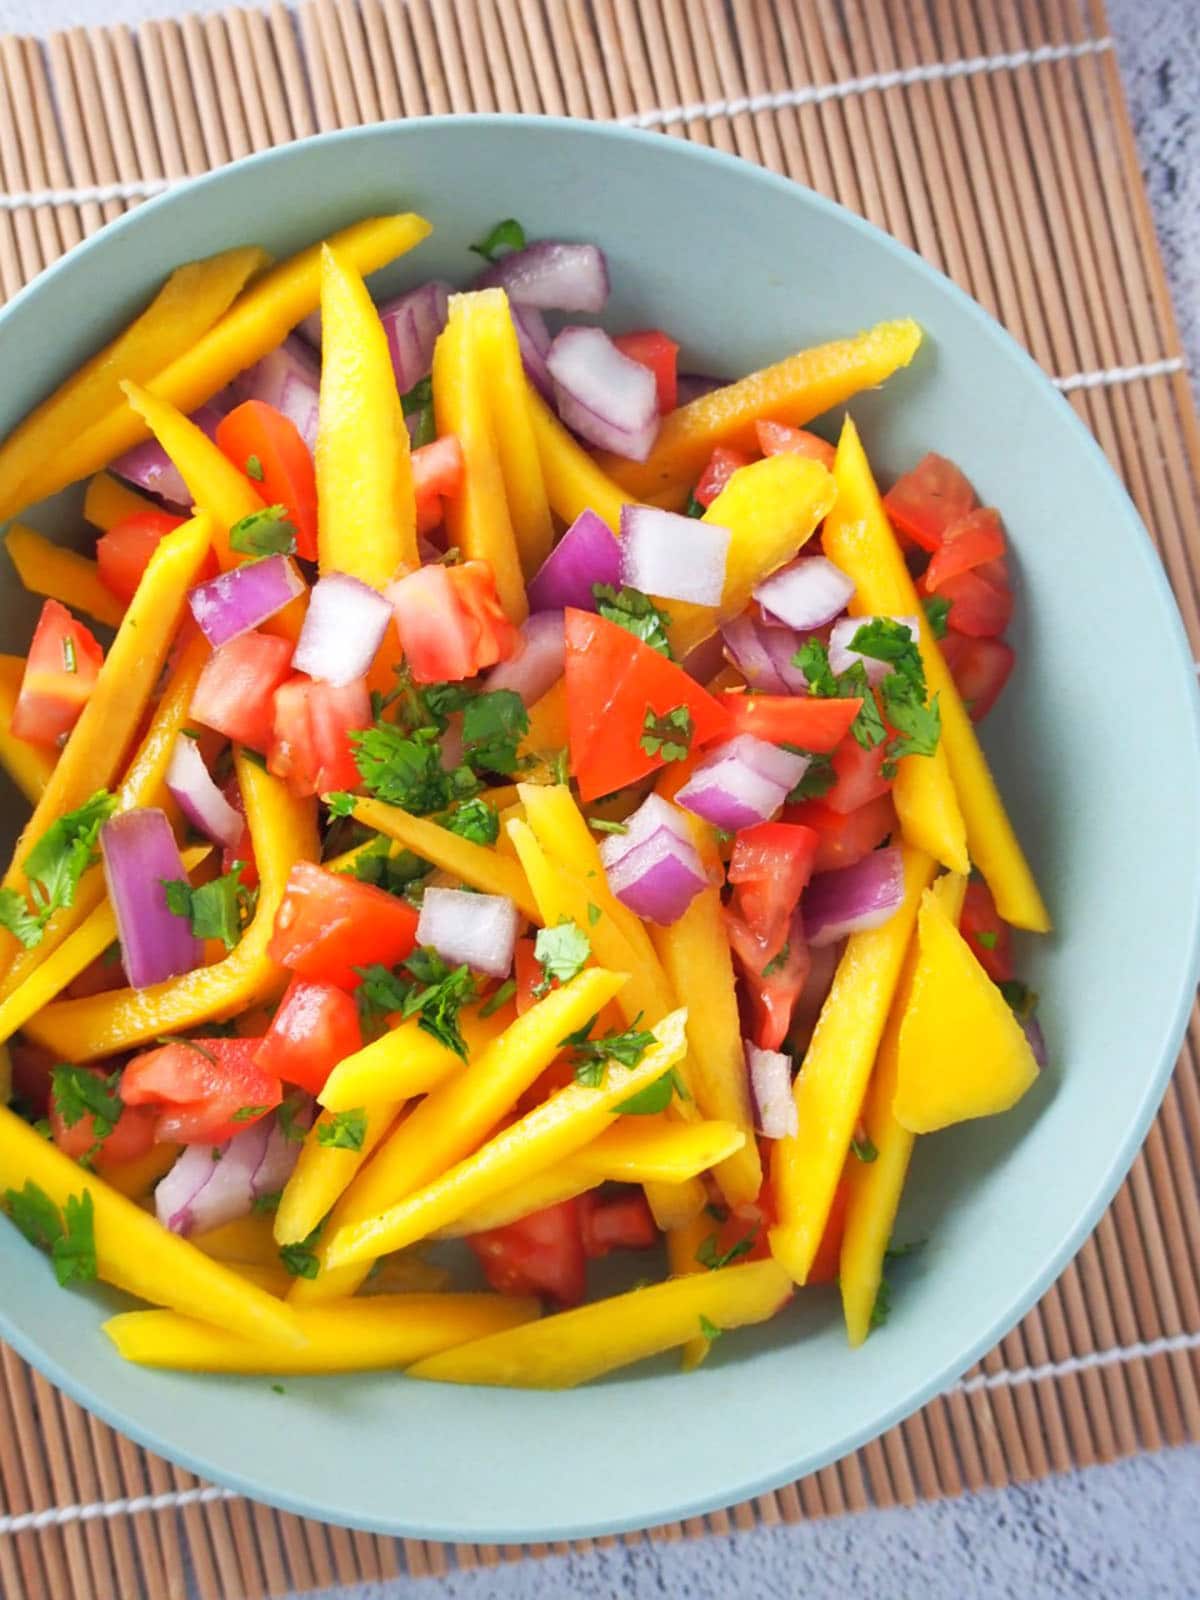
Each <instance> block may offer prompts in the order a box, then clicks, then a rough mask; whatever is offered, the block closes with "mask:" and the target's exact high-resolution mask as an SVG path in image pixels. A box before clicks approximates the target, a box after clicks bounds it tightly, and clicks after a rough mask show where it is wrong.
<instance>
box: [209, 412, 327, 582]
mask: <svg viewBox="0 0 1200 1600" xmlns="http://www.w3.org/2000/svg"><path fill="white" fill-rule="evenodd" d="M216 437H217V444H218V446H219V447H220V449H221V450H222V452H223V453H224V454H225V455H226V456H228V457H229V459H230V461H232V462H233V464H234V466H235V467H237V468H238V469H239V471H241V472H244V473H245V474H246V476H247V477H248V478H250V480H251V481H252V482H253V484H254V487H255V488H256V489H257V490H258V492H259V494H261V495H262V497H263V499H264V500H265V502H266V503H267V505H269V506H276V505H279V506H283V507H284V509H285V510H286V511H287V514H288V521H289V522H290V523H291V524H292V526H293V527H294V528H295V530H296V554H297V555H299V556H303V557H304V559H305V560H306V561H315V560H316V559H317V475H316V469H315V468H314V466H313V458H312V452H311V451H310V450H309V448H308V446H307V445H306V444H305V442H304V438H303V436H302V435H301V432H300V430H299V428H297V426H296V424H295V423H294V422H293V421H292V419H291V418H290V417H285V416H284V414H283V412H282V411H277V410H276V408H275V407H274V406H271V405H268V404H267V402H266V401H265V400H244V401H243V402H242V404H241V405H240V406H235V407H234V409H233V410H232V411H231V412H230V413H229V415H228V416H226V417H222V419H221V421H220V422H219V423H218V424H217V435H216Z"/></svg>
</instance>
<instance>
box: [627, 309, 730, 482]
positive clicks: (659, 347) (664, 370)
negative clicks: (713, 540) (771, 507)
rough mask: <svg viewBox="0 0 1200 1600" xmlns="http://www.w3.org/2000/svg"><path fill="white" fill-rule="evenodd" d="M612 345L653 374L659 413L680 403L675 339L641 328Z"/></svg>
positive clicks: (677, 354)
mask: <svg viewBox="0 0 1200 1600" xmlns="http://www.w3.org/2000/svg"><path fill="white" fill-rule="evenodd" d="M613 343H614V344H615V345H616V347H617V349H618V350H619V351H620V352H621V354H622V355H626V356H628V357H629V359H630V360H631V361H636V362H637V364H638V365H639V366H640V367H648V368H649V369H650V371H651V372H652V373H653V374H654V384H655V387H656V388H657V390H658V409H659V411H660V412H661V413H662V414H663V415H664V416H665V415H666V413H667V412H668V411H674V409H675V407H676V405H677V404H678V403H679V370H678V367H679V346H678V345H677V344H676V343H675V341H674V339H671V338H669V337H668V336H667V335H666V334H665V333H664V332H663V331H662V329H661V328H643V329H640V330H638V331H637V332H635V333H619V334H618V335H617V337H616V338H615V339H614V340H613ZM696 498H697V499H699V496H698V495H697V497H696ZM707 503H708V502H707V501H705V504H706V505H707Z"/></svg>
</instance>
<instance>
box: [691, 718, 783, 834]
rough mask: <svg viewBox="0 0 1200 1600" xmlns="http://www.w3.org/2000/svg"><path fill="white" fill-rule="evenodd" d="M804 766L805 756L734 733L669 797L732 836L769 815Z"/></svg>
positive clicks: (750, 736) (776, 809)
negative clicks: (676, 792)
mask: <svg viewBox="0 0 1200 1600" xmlns="http://www.w3.org/2000/svg"><path fill="white" fill-rule="evenodd" d="M807 767H808V759H807V757H805V756H798V755H794V754H793V753H792V752H791V751H788V750H780V749H778V748H777V747H776V746H775V745H773V744H767V743H766V741H765V740H763V739H756V738H754V737H753V735H752V734H739V735H738V737H737V738H734V739H730V740H729V741H728V742H727V743H725V744H722V745H719V746H718V747H717V748H716V749H715V750H713V751H711V752H710V753H709V754H708V756H707V757H706V759H705V760H704V761H702V762H701V763H700V765H699V766H698V767H697V768H696V770H695V772H693V773H692V775H691V777H690V778H689V779H688V781H687V782H686V783H685V784H684V786H683V788H682V789H680V791H679V793H678V794H677V795H676V796H675V798H676V800H677V801H678V802H679V804H680V805H681V806H685V807H686V808H687V810H689V811H694V812H695V813H696V815H697V816H698V817H703V818H704V820H705V821H706V822H711V823H712V824H713V826H714V827H716V828H725V829H727V830H729V831H731V832H736V831H737V830H738V829H739V828H750V827H753V825H754V824H755V823H756V822H766V821H768V820H769V819H770V818H771V817H773V816H774V815H775V813H776V812H777V811H778V810H779V808H780V806H781V805H782V804H783V803H784V801H785V800H786V799H787V797H788V791H789V790H790V789H793V788H794V787H795V786H796V784H798V783H799V782H800V779H801V778H802V777H803V776H804V773H805V771H806V770H807ZM793 773H794V774H795V776H794V777H793V776H791V774H793Z"/></svg>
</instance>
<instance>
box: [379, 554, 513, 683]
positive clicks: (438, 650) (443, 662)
mask: <svg viewBox="0 0 1200 1600" xmlns="http://www.w3.org/2000/svg"><path fill="white" fill-rule="evenodd" d="M387 597H388V599H389V600H390V601H391V603H392V606H393V608H394V610H395V612H396V626H397V628H398V630H399V633H400V643H401V644H402V645H403V647H404V656H405V660H406V661H407V662H408V666H409V671H410V672H411V673H412V676H413V681H414V682H415V683H460V682H461V681H462V680H463V679H464V678H473V677H474V676H475V674H476V673H477V672H481V671H482V670H483V668H484V667H492V666H495V665H496V663H497V662H498V661H507V660H508V658H509V656H511V655H514V654H515V653H516V652H517V651H518V650H519V649H520V648H521V643H522V640H521V634H520V631H519V630H518V629H517V628H514V627H513V625H512V623H511V622H510V621H509V620H508V617H507V616H506V615H505V613H504V609H503V607H502V606H501V604H500V601H499V598H498V596H497V594H496V579H495V575H494V574H493V572H492V569H491V567H490V566H489V565H488V563H487V562H486V561H464V562H462V563H461V564H460V565H458V566H456V567H446V566H442V565H440V564H439V563H437V562H434V563H432V564H431V565H429V566H426V567H421V568H419V569H418V571H416V572H410V573H408V574H406V576H405V577H403V578H398V579H397V580H396V582H395V583H393V584H392V585H391V587H390V588H389V589H388V591H387Z"/></svg>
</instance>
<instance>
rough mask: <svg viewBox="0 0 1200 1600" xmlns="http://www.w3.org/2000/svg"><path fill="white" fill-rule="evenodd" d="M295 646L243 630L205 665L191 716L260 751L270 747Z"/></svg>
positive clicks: (193, 699) (239, 742) (271, 636)
mask: <svg viewBox="0 0 1200 1600" xmlns="http://www.w3.org/2000/svg"><path fill="white" fill-rule="evenodd" d="M291 661H292V646H291V644H290V643H289V642H288V641H287V640H286V639H280V638H277V637H276V636H275V635H274V634H271V633H257V632H251V633H243V634H241V635H240V636H239V637H238V638H236V639H231V640H230V641H229V643H228V644H223V645H222V646H221V648H220V649H219V650H214V651H213V653H212V655H211V656H210V657H209V659H208V660H207V661H206V662H205V663H204V668H203V670H202V671H201V673H200V678H199V681H198V683H197V684H196V692H195V694H194V695H193V696H192V706H191V714H192V716H193V717H194V718H195V719H196V721H197V722H203V723H204V725H205V726H206V727H209V728H215V729H216V731H217V732H218V733H223V734H224V735H225V737H226V738H227V739H232V740H233V741H234V743H235V744H244V745H248V746H249V747H250V749H251V750H257V751H258V752H259V754H260V755H264V756H265V755H266V753H267V751H268V750H269V749H270V747H271V737H272V733H273V731H274V724H275V691H276V689H278V688H279V686H280V684H281V683H283V682H284V680H285V679H286V678H287V677H288V674H289V672H290V669H291Z"/></svg>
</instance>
